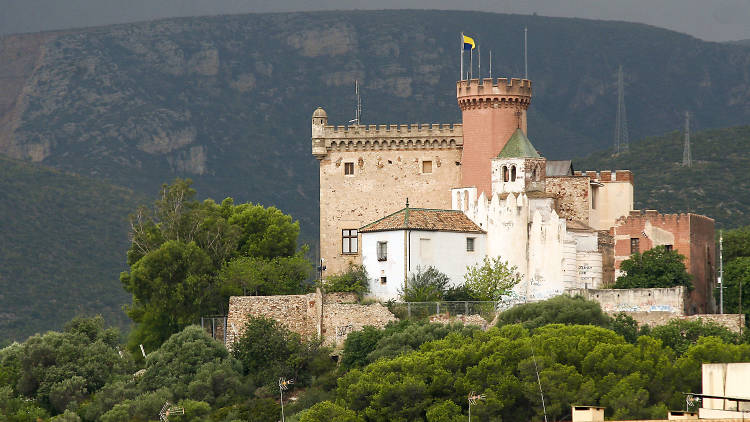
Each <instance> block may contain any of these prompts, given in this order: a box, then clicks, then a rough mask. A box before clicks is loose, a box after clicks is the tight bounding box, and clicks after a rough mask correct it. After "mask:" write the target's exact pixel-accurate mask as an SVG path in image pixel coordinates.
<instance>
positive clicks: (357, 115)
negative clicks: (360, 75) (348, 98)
mask: <svg viewBox="0 0 750 422" xmlns="http://www.w3.org/2000/svg"><path fill="white" fill-rule="evenodd" d="M354 95H355V96H356V97H357V105H356V106H355V107H354V119H352V120H349V123H354V124H355V125H356V126H359V124H360V121H361V119H362V98H360V96H359V81H358V80H356V79H355V80H354Z"/></svg>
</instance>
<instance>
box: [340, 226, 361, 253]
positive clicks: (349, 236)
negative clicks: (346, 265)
mask: <svg viewBox="0 0 750 422" xmlns="http://www.w3.org/2000/svg"><path fill="white" fill-rule="evenodd" d="M357 251H358V248H357V229H344V230H341V253H345V254H356V253H357Z"/></svg>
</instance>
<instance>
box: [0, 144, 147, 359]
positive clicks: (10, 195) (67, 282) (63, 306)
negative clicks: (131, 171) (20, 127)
mask: <svg viewBox="0 0 750 422" xmlns="http://www.w3.org/2000/svg"><path fill="white" fill-rule="evenodd" d="M0 186H2V189H0V215H1V216H2V218H0V344H2V343H3V340H7V339H21V338H22V337H24V336H27V335H30V334H33V333H35V332H44V331H46V330H49V329H59V328H61V327H62V325H63V323H65V322H66V321H67V320H69V319H70V318H72V317H73V316H75V315H76V314H88V315H92V314H97V313H99V314H102V315H103V316H104V317H105V318H106V319H107V321H109V322H110V323H112V324H116V325H119V326H121V327H125V326H126V325H127V317H126V316H125V314H124V313H123V312H122V311H121V306H122V304H124V303H126V302H128V301H129V300H130V298H129V295H128V294H127V293H126V292H125V291H124V290H122V288H121V287H120V281H119V272H120V271H122V270H124V269H125V251H126V250H127V248H128V246H129V244H128V239H127V227H128V225H127V215H128V213H130V212H132V211H133V210H134V209H135V206H136V205H135V204H136V203H145V202H144V199H143V198H142V197H139V196H138V195H136V194H135V193H134V192H132V191H130V190H128V189H123V188H119V187H115V186H112V185H110V184H106V183H102V182H97V181H94V180H91V179H87V178H83V177H80V176H74V175H70V174H66V173H62V172H59V171H53V170H49V169H47V168H44V167H41V166H39V165H35V164H29V163H24V162H20V161H16V160H12V159H8V158H4V157H1V156H0Z"/></svg>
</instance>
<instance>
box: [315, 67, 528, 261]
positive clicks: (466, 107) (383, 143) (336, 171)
mask: <svg viewBox="0 0 750 422" xmlns="http://www.w3.org/2000/svg"><path fill="white" fill-rule="evenodd" d="M456 98H457V101H458V106H459V107H460V109H461V112H462V116H463V122H464V123H463V124H412V125H354V126H344V127H342V126H333V125H330V124H329V123H328V115H327V114H326V112H325V111H324V110H323V109H322V108H318V109H316V110H315V111H314V113H313V115H312V126H311V129H312V130H311V135H312V154H313V156H315V158H317V159H318V161H319V164H320V253H321V257H322V258H324V259H325V260H326V266H327V271H326V274H327V275H331V274H336V273H339V272H341V271H344V270H346V267H347V266H348V263H350V262H352V263H358V262H361V252H360V247H359V246H360V243H361V238H360V236H359V233H358V229H359V228H360V227H362V226H364V225H365V224H367V223H370V222H372V221H374V220H376V219H378V218H380V217H382V216H384V215H388V214H390V213H392V212H393V211H396V210H398V209H401V208H403V207H404V204H405V203H406V200H407V198H408V199H409V202H410V205H411V206H412V207H421V208H440V209H450V208H451V196H450V190H451V189H452V188H455V187H458V186H466V187H470V186H475V187H477V190H478V192H479V193H478V194H481V192H485V193H486V195H487V196H489V195H490V193H491V187H492V177H491V161H492V159H493V158H495V157H496V156H497V155H498V153H499V152H500V151H501V150H502V149H503V147H504V146H505V143H506V142H507V141H508V140H509V138H510V137H511V135H513V133H514V132H515V131H516V130H518V129H519V128H520V130H521V131H523V132H524V133H525V132H526V110H527V108H528V106H529V103H530V101H531V81H529V80H525V79H524V80H521V79H515V78H514V79H511V80H510V81H509V80H508V79H506V78H499V79H482V80H480V79H471V80H464V81H459V82H457V84H456ZM324 276H325V275H324Z"/></svg>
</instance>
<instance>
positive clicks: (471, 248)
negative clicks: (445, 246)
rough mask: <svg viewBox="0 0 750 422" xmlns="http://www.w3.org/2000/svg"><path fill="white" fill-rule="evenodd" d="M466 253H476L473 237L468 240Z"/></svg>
mask: <svg viewBox="0 0 750 422" xmlns="http://www.w3.org/2000/svg"><path fill="white" fill-rule="evenodd" d="M466 252H474V238H473V237H467V238H466Z"/></svg>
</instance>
